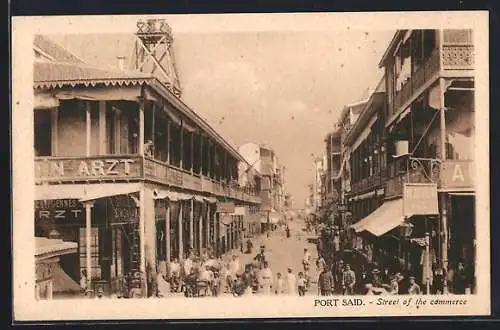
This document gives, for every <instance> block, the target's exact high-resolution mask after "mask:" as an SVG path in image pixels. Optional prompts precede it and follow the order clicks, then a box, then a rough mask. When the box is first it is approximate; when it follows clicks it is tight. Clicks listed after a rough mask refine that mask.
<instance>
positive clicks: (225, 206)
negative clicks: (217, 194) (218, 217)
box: [216, 203, 235, 213]
mask: <svg viewBox="0 0 500 330" xmlns="http://www.w3.org/2000/svg"><path fill="white" fill-rule="evenodd" d="M234 210H235V206H234V203H217V210H216V212H218V213H234Z"/></svg>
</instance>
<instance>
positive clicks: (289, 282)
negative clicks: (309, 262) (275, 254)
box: [285, 267, 297, 295]
mask: <svg viewBox="0 0 500 330" xmlns="http://www.w3.org/2000/svg"><path fill="white" fill-rule="evenodd" d="M285 286H286V293H287V294H288V295H296V294H297V278H296V277H295V275H294V274H293V269H292V268H290V267H288V273H287V274H286V278H285Z"/></svg>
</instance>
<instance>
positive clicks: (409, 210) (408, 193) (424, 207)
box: [403, 183, 439, 217]
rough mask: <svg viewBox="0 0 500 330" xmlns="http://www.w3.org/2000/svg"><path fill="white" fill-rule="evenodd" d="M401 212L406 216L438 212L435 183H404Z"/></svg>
mask: <svg viewBox="0 0 500 330" xmlns="http://www.w3.org/2000/svg"><path fill="white" fill-rule="evenodd" d="M403 212H404V215H405V216H406V217H411V216H413V215H417V214H418V215H435V214H439V208H438V193H437V184H435V183H405V184H404V188H403Z"/></svg>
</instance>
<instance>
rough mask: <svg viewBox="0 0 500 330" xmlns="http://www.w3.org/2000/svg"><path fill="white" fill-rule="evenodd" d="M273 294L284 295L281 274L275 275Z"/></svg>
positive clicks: (283, 281) (283, 283)
mask: <svg viewBox="0 0 500 330" xmlns="http://www.w3.org/2000/svg"><path fill="white" fill-rule="evenodd" d="M274 293H275V294H284V293H285V280H283V276H281V273H279V272H278V273H276V283H275V285H274Z"/></svg>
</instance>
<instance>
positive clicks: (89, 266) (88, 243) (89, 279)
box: [85, 201, 94, 290]
mask: <svg viewBox="0 0 500 330" xmlns="http://www.w3.org/2000/svg"><path fill="white" fill-rule="evenodd" d="M92 207H94V201H90V202H85V261H86V265H85V266H86V269H87V290H90V289H91V288H92V263H91V260H92V259H91V256H92V249H91V248H90V246H91V241H90V238H91V231H92V223H91V220H92Z"/></svg>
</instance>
